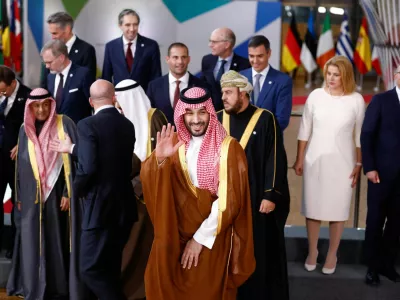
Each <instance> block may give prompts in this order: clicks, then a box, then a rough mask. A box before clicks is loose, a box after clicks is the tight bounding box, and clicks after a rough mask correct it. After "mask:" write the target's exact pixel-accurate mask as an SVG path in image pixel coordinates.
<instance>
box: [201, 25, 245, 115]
mask: <svg viewBox="0 0 400 300" xmlns="http://www.w3.org/2000/svg"><path fill="white" fill-rule="evenodd" d="M235 43H236V36H235V34H234V33H233V31H232V30H230V29H229V28H218V29H215V30H214V31H213V32H212V33H211V36H210V41H209V46H210V48H211V54H207V55H205V56H204V57H203V59H202V61H201V78H202V79H203V80H204V81H205V82H207V83H208V85H209V86H210V87H211V92H212V100H213V104H214V107H215V110H216V111H219V110H221V109H223V108H224V106H223V104H222V93H221V85H220V80H221V77H222V75H223V74H224V73H225V72H227V71H229V70H234V71H237V72H239V71H242V70H245V69H247V68H250V63H249V60H248V59H247V58H244V57H241V56H239V55H237V54H235V53H234V52H233V47H234V46H235Z"/></svg>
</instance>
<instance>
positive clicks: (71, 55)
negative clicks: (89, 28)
mask: <svg viewBox="0 0 400 300" xmlns="http://www.w3.org/2000/svg"><path fill="white" fill-rule="evenodd" d="M79 42H80V40H79V38H78V37H76V40H75V42H74V43H73V44H72V47H71V51H69V58H70V59H71V60H73V61H76V57H77V56H78V55H79V54H80V53H79Z"/></svg>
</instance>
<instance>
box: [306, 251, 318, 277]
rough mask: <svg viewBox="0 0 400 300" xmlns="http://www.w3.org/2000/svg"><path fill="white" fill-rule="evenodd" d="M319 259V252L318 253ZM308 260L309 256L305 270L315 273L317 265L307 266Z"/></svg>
mask: <svg viewBox="0 0 400 300" xmlns="http://www.w3.org/2000/svg"><path fill="white" fill-rule="evenodd" d="M317 258H318V251H317ZM307 260H308V256H307V259H306V262H305V263H304V269H306V270H307V271H308V272H312V271H314V270H315V269H316V268H317V264H315V265H309V264H307Z"/></svg>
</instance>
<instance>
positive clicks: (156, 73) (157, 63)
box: [150, 43, 161, 80]
mask: <svg viewBox="0 0 400 300" xmlns="http://www.w3.org/2000/svg"><path fill="white" fill-rule="evenodd" d="M154 48H155V49H154V51H153V55H152V61H153V63H152V64H151V75H150V80H154V79H156V78H158V77H160V76H161V58H160V56H161V55H160V47H158V44H157V43H156V44H155V46H154Z"/></svg>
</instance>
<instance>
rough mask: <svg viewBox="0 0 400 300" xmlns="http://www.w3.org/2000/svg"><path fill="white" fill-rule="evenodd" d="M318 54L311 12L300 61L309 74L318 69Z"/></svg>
mask: <svg viewBox="0 0 400 300" xmlns="http://www.w3.org/2000/svg"><path fill="white" fill-rule="evenodd" d="M316 53H317V43H316V35H315V30H314V15H313V12H312V11H311V12H310V16H309V17H308V26H307V32H306V36H305V37H304V42H303V45H302V47H301V53H300V60H301V62H302V64H303V66H304V68H305V69H306V71H307V72H308V73H312V72H313V71H315V70H316V69H317V67H318V66H317V62H316V60H315V57H316Z"/></svg>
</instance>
